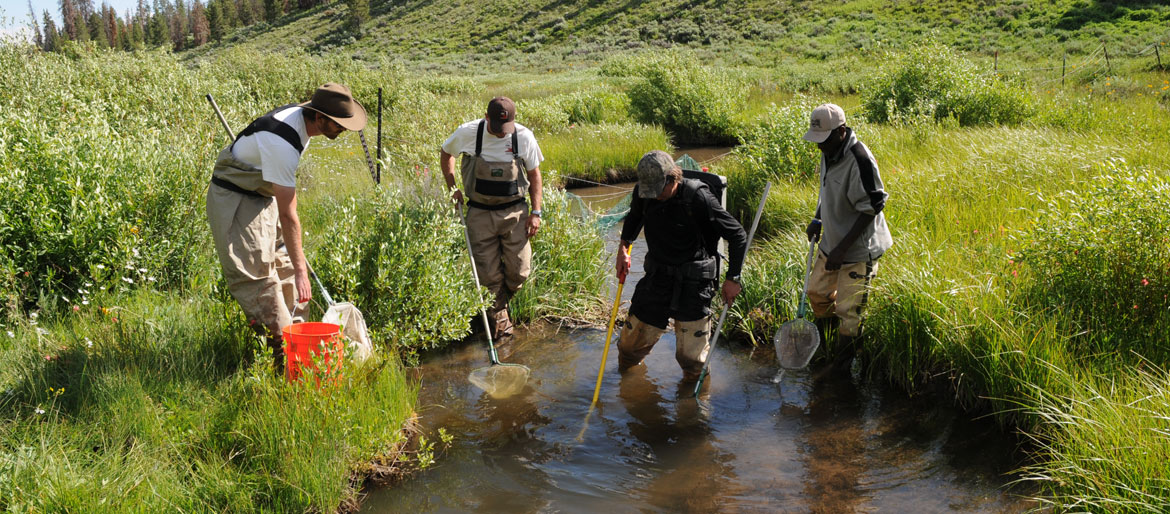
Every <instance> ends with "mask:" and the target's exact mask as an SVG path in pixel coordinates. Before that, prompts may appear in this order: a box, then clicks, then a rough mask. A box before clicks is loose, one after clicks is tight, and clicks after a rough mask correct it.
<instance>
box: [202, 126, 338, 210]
mask: <svg viewBox="0 0 1170 514" xmlns="http://www.w3.org/2000/svg"><path fill="white" fill-rule="evenodd" d="M298 105H300V104H288V105H282V106H280V107H277V108H275V109H273V110H271V111H268V112H267V113H265V114H264V116H261V117H259V118H256V119H255V120H254V121H252V123H250V124H248V126H247V127H245V128H244V130H242V131H240V133H239V134H238V135H237V136H236V139H235V140H234V141H232V144H231V146H230V148H232V149H235V147H236V141H239V140H240V138H242V137H244V136H250V135H252V134H255V133H257V132H271V133H273V134H276V135H277V136H280V138H281V139H283V140H285V142H287V143H288V144H289V145H292V147H293V148H295V149H296V151H297V153H304V151H305V147H304V145H302V144H301V136H300V134H298V133H297V130H296V129H294V128H292V126H291V125H289V124H287V123H285V122H283V121H279V120H277V119H276V118H275V116H274V115H275V114H276V113H278V112H280V111H283V110H285V109H288V108H290V107H296V106H298ZM318 115H319V116H320V114H318ZM211 183H212V184H215V185H217V186H219V187H222V188H224V189H227V190H228V191H234V192H237V193H240V194H242V195H247V196H254V197H259V198H268V197H267V196H265V195H262V194H260V193H257V192H255V191H250V190H247V189H244V188H242V187H240V186H238V185H236V184H234V183H232V182H231V181H228V180H224V179H221V178H219V177H215V176H212V177H211Z"/></svg>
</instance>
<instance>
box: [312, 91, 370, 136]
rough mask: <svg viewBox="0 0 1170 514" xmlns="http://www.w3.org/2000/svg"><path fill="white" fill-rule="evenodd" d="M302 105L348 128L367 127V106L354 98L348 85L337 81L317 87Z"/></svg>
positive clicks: (358, 128)
mask: <svg viewBox="0 0 1170 514" xmlns="http://www.w3.org/2000/svg"><path fill="white" fill-rule="evenodd" d="M301 107H304V108H305V109H312V110H313V111H316V112H319V113H321V114H324V115H325V116H327V117H328V118H329V119H331V120H333V121H335V122H337V124H338V125H341V127H342V128H344V129H346V130H361V129H363V128H366V108H365V107H362V104H359V103H358V102H357V100H354V99H353V95H352V94H351V93H350V92H349V88H348V87H345V86H343V85H341V84H338V83H336V82H326V83H325V85H323V86H321V87H319V88H317V90H316V91H314V92H313V97H312V98H310V99H309V101H308V102H305V103H303V104H301Z"/></svg>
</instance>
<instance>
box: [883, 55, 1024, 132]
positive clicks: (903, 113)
mask: <svg viewBox="0 0 1170 514" xmlns="http://www.w3.org/2000/svg"><path fill="white" fill-rule="evenodd" d="M889 63H890V64H888V65H887V66H885V67H884V68H883V69H882V70H881V72H879V74H878V75H877V76H876V77H873V78H872V79H871V82H870V84H869V85H868V86H865V87H864V90H863V92H862V109H863V111H864V112H865V116H866V118H867V119H868V120H869V121H873V122H879V123H898V122H899V121H901V120H904V119H915V118H918V117H928V118H933V119H934V120H940V121H941V120H944V119H946V118H954V119H955V120H956V121H958V123H959V125H962V126H975V125H995V124H1004V125H1016V124H1019V123H1020V122H1022V121H1024V120H1025V119H1027V118H1028V117H1029V116H1031V115H1032V112H1033V107H1032V105H1031V100H1030V97H1029V96H1028V94H1027V93H1026V92H1025V91H1024V90H1023V88H1021V87H1020V86H1019V85H1018V84H1013V83H1010V82H1008V81H1005V80H1004V79H1002V78H1001V77H999V76H994V75H992V73H991V71H990V70H987V69H981V68H980V67H979V66H977V65H975V64H974V63H972V62H971V61H969V60H967V59H965V58H963V57H960V56H959V55H958V54H956V53H955V52H954V51H953V50H952V49H951V48H950V47H947V46H945V45H941V44H937V43H927V44H923V45H918V46H915V47H913V48H911V49H910V50H909V51H908V52H906V53H903V54H900V55H893V56H890V59H889Z"/></svg>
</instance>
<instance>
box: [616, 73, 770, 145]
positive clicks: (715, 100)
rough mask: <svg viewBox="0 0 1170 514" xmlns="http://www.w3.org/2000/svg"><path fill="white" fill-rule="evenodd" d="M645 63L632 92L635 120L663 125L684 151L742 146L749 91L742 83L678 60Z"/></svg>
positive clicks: (723, 74)
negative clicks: (742, 119)
mask: <svg viewBox="0 0 1170 514" xmlns="http://www.w3.org/2000/svg"><path fill="white" fill-rule="evenodd" d="M647 59H648V62H646V63H645V65H643V66H638V67H636V68H635V69H637V70H638V71H639V72H640V75H641V77H642V80H641V81H639V82H638V83H636V84H635V85H634V86H633V87H632V88H631V89H630V91H629V95H630V113H631V114H632V115H633V116H634V118H635V119H637V120H638V121H641V122H642V123H652V124H658V125H662V126H663V127H664V128H665V129H666V130H667V131H668V132H670V133H671V134H672V135H673V136H674V140H675V144H677V145H681V146H687V145H694V146H700V145H715V146H721V145H722V146H727V145H734V144H736V143H738V142H739V137H740V134H741V133H742V123H741V122H740V120H739V118H738V117H737V113H738V112H739V111H740V109H741V108H742V106H743V105H744V102H745V100H746V98H747V89H746V88H745V87H744V84H743V83H742V82H741V81H740V80H739V79H738V78H736V77H733V76H732V75H731V74H729V73H727V72H725V71H723V70H720V69H717V68H708V67H704V66H701V65H700V64H699V63H698V62H697V61H694V60H691V59H684V58H682V57H680V56H678V55H676V54H661V55H656V56H652V57H648V58H647Z"/></svg>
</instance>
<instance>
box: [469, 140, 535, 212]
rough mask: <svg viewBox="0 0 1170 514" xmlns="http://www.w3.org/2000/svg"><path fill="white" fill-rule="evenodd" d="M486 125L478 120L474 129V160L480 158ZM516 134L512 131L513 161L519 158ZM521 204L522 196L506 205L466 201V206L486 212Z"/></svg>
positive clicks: (518, 144)
mask: <svg viewBox="0 0 1170 514" xmlns="http://www.w3.org/2000/svg"><path fill="white" fill-rule="evenodd" d="M486 123H487V121H486V120H479V125H478V126H476V128H475V158H476V159H477V160H478V159H479V158H480V157H479V154H480V153H482V152H483V133H484V125H485V124H486ZM516 132H518V131H517V130H516V129H512V159H513V160H515V159H517V158H519V157H520V141H519V139H518V138H517V137H516ZM523 202H524V197H523V195H521V197H520V198H519V199H517V200H514V201H511V202H507V203H502V204H499V205H485V204H482V203H479V202H477V201H474V200H470V199H469V200H467V205H468V206H471V207H475V208H477V209H483V210H486V211H498V210H500V209H504V208H507V207H511V206H513V205H516V204H518V203H523Z"/></svg>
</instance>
